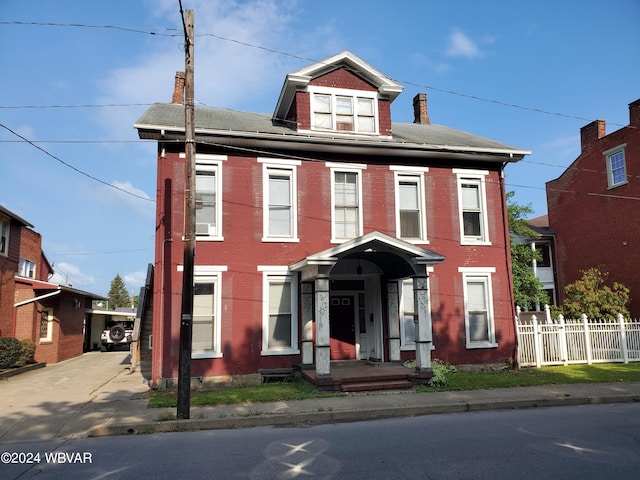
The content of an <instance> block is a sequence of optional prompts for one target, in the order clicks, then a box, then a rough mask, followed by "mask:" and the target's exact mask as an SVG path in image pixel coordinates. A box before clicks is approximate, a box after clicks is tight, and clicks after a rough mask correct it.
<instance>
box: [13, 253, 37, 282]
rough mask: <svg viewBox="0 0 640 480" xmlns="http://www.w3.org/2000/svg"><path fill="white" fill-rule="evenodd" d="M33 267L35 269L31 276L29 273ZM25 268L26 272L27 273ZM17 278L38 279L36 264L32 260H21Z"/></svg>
mask: <svg viewBox="0 0 640 480" xmlns="http://www.w3.org/2000/svg"><path fill="white" fill-rule="evenodd" d="M30 266H32V267H33V272H32V273H33V275H31V276H30V275H29V271H30V269H29V268H28V267H30ZM25 267H27V268H26V271H25ZM16 275H17V276H19V277H23V278H33V279H35V278H36V263H35V262H32V261H31V260H27V259H26V258H20V261H19V262H18V273H16Z"/></svg>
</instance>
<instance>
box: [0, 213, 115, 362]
mask: <svg viewBox="0 0 640 480" xmlns="http://www.w3.org/2000/svg"><path fill="white" fill-rule="evenodd" d="M32 228H33V225H31V224H29V223H28V222H26V221H25V220H23V219H21V218H20V217H19V216H17V215H16V214H14V213H13V212H10V211H9V210H7V209H6V208H4V207H2V206H0V235H1V237H0V247H1V248H0V272H1V273H0V274H1V278H2V284H1V286H0V336H2V337H15V338H17V339H19V340H22V339H31V340H33V341H34V343H35V344H36V351H35V360H36V361H38V362H46V363H57V362H60V361H62V360H66V359H68V358H71V357H75V356H78V355H81V354H82V352H83V346H84V343H85V341H84V335H85V332H86V328H85V327H86V324H85V322H86V319H87V317H86V316H85V315H86V313H87V309H89V311H90V309H91V302H92V300H94V299H104V297H101V296H99V295H94V294H91V293H88V292H84V291H82V290H78V289H75V288H72V287H70V286H66V285H57V284H55V283H51V282H49V279H50V277H51V276H52V275H53V273H54V271H53V268H52V266H51V264H50V263H49V262H48V260H47V258H46V257H45V255H44V253H43V252H42V237H41V235H40V234H39V233H37V232H36V231H34V230H33V229H32Z"/></svg>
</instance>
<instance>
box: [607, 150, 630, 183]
mask: <svg viewBox="0 0 640 480" xmlns="http://www.w3.org/2000/svg"><path fill="white" fill-rule="evenodd" d="M609 161H610V162H611V183H612V184H613V185H616V184H618V183H623V182H625V181H626V180H627V173H626V168H625V164H624V152H616V153H614V154H613V155H611V156H610V157H609Z"/></svg>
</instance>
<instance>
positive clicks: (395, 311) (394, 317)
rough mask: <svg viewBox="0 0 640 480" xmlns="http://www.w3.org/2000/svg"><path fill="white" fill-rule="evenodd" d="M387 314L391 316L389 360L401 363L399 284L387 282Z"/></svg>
mask: <svg viewBox="0 0 640 480" xmlns="http://www.w3.org/2000/svg"><path fill="white" fill-rule="evenodd" d="M387 312H388V316H389V360H390V361H391V362H399V361H400V308H399V304H398V282H387Z"/></svg>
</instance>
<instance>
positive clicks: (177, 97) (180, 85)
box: [171, 72, 185, 103]
mask: <svg viewBox="0 0 640 480" xmlns="http://www.w3.org/2000/svg"><path fill="white" fill-rule="evenodd" d="M184 78H185V74H184V72H176V81H175V84H174V86H173V97H172V98H171V103H184Z"/></svg>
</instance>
